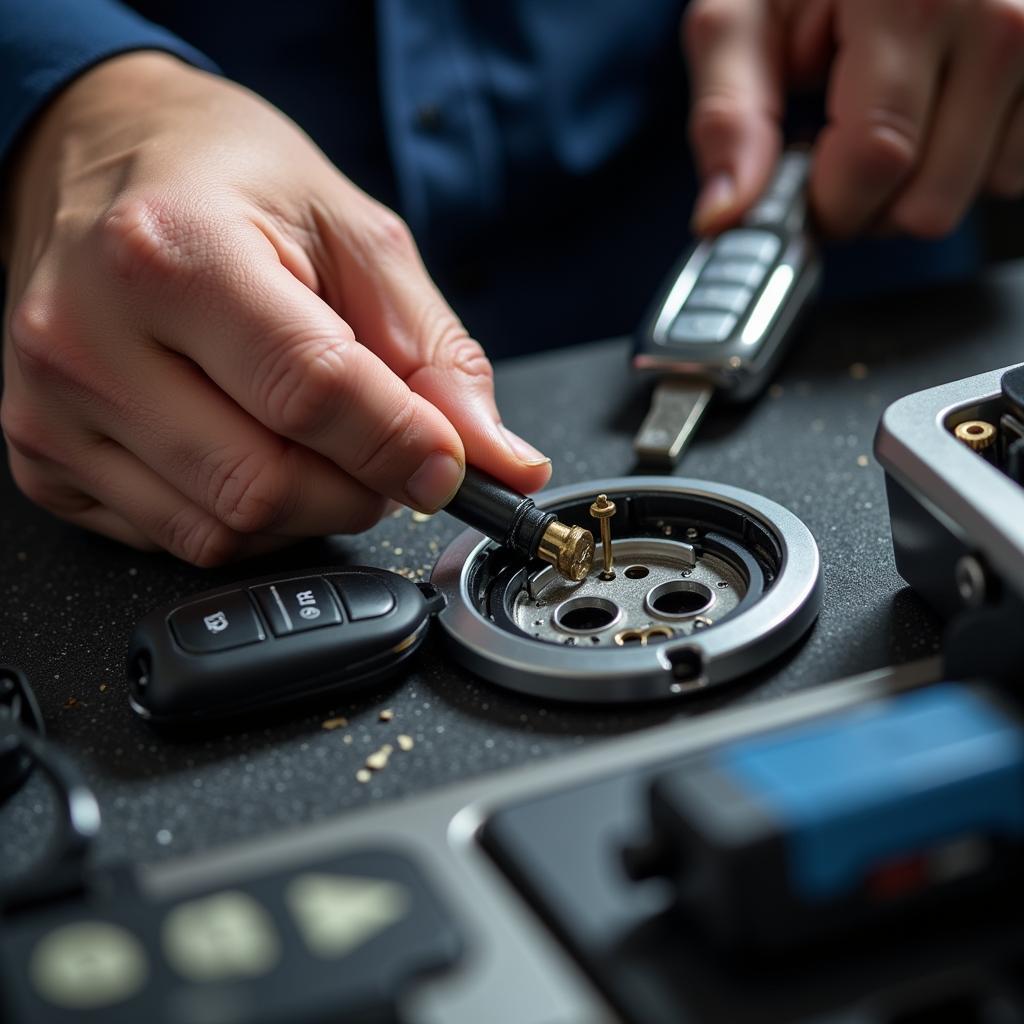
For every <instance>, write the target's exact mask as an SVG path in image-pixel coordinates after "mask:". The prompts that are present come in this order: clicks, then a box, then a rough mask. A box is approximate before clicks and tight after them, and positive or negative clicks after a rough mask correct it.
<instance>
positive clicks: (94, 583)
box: [0, 264, 1024, 875]
mask: <svg viewBox="0 0 1024 1024" xmlns="http://www.w3.org/2000/svg"><path fill="white" fill-rule="evenodd" d="M626 354H627V345H626V344H625V343H623V342H620V341H613V342H606V343H600V344H595V345H592V346H588V347H582V348H579V349H576V350H562V351H559V352H554V353H550V354H548V355H544V356H539V357H533V358H528V359H523V360H519V361H513V362H509V363H506V364H504V365H502V366H501V367H500V368H499V371H498V391H499V400H500V404H501V407H502V410H503V412H504V415H505V418H506V421H507V422H508V423H509V425H510V426H511V427H512V428H514V429H515V430H517V431H518V432H520V433H522V434H523V435H524V436H526V437H527V438H529V439H530V440H532V441H534V442H535V443H537V444H538V445H539V446H540V447H542V448H543V449H544V450H545V451H546V452H548V453H549V454H550V455H551V456H552V458H553V459H554V464H555V475H554V482H555V483H571V482H574V481H578V480H585V479H591V478H600V477H607V476H617V475H621V474H624V473H627V472H629V471H630V469H631V463H632V459H631V450H630V439H631V435H632V432H633V430H634V429H635V427H636V426H637V424H638V422H639V420H640V418H641V415H642V413H643V406H644V402H645V399H646V388H647V387H648V386H649V385H645V384H640V383H638V382H636V381H634V380H633V379H632V378H631V376H630V374H629V373H628V372H627V369H626V367H627V361H626ZM1022 358H1024V264H1017V265H1010V266H1007V267H1003V268H1001V269H1000V270H998V271H995V272H993V273H991V274H990V275H989V276H988V277H987V278H986V279H985V280H984V281H982V282H980V283H978V284H975V285H970V286H965V287H959V288H947V289H942V290H935V291H930V292H924V293H917V294H906V295H899V296H894V297H891V298H887V299H882V300H875V301H873V302H871V303H860V304H851V305H844V306H834V307H829V308H823V309H821V310H820V311H819V312H818V313H817V314H816V315H815V316H814V317H813V318H812V319H811V321H810V322H809V323H808V324H807V325H806V329H805V331H804V332H803V334H802V337H801V341H800V344H799V347H798V348H797V350H796V351H795V352H794V353H793V355H792V356H791V357H790V358H789V360H788V361H787V363H786V365H785V366H784V368H783V371H782V373H781V374H780V376H779V378H778V383H777V384H776V385H775V386H774V387H773V388H772V389H771V391H770V392H769V393H768V394H766V395H765V396H764V397H763V398H762V399H761V400H760V401H759V402H758V403H756V404H755V405H753V406H752V407H749V408H747V409H745V410H743V411H739V412H737V411H733V410H729V409H725V408H722V407H718V408H714V409H713V410H712V412H711V413H710V414H709V417H708V419H707V420H706V422H705V424H704V426H703V427H702V429H701V431H700V434H699V438H698V440H697V441H696V443H695V444H694V446H693V447H692V448H691V450H690V452H689V453H688V455H687V456H686V458H685V460H684V463H683V465H682V466H681V467H680V470H679V472H680V474H683V475H687V476H693V477H700V478H705V479H708V480H717V481H722V482H725V483H730V484H735V485H738V486H741V487H746V488H750V489H752V490H755V491H759V492H761V493H763V494H765V495H767V496H768V497H770V498H773V499H774V500H776V501H778V502H781V503H782V504H784V505H787V506H788V507H789V508H790V509H792V510H793V511H794V512H796V513H797V515H799V516H800V517H801V518H802V519H803V520H804V521H805V522H806V523H807V525H808V526H809V527H810V529H811V531H812V532H813V533H814V535H815V537H816V538H817V540H818V544H819V545H820V548H821V553H822V558H823V562H824V573H825V605H824V610H823V612H822V614H821V618H820V620H819V622H818V624H817V626H816V627H815V628H814V630H813V631H812V633H811V634H810V636H809V638H808V639H807V641H806V642H805V643H804V644H803V645H802V646H801V647H799V648H798V649H797V650H796V652H795V653H794V654H793V655H792V656H791V657H788V658H786V659H783V660H781V661H780V662H779V663H777V664H775V665H773V666H771V667H770V668H769V669H767V670H765V671H764V672H763V673H761V675H760V677H759V678H758V679H755V680H747V681H745V682H743V683H740V684H737V685H735V686H731V687H729V688H728V689H726V690H724V691H719V692H718V693H717V694H710V693H709V694H707V695H706V696H704V697H703V698H702V700H701V703H700V704H693V703H689V704H687V703H680V704H678V705H674V706H673V707H671V708H669V707H664V706H662V707H657V708H651V707H647V708H622V709H619V710H611V709H608V708H601V709H587V708H582V707H578V706H577V707H559V706H555V705H550V704H543V703H539V702H535V701H530V700H526V699H522V698H519V697H516V696H514V695H512V694H508V693H505V692H502V691H500V690H497V689H495V688H493V687H492V686H489V685H487V684H486V683H482V682H479V681H477V680H475V679H474V678H472V677H471V676H469V675H468V674H467V673H466V672H464V671H462V670H460V669H458V668H456V667H455V666H453V665H452V664H451V662H450V661H449V660H448V659H447V658H446V657H445V653H444V650H443V647H442V645H441V644H440V643H439V642H436V641H434V642H430V643H428V645H427V647H426V648H425V650H424V652H423V654H422V656H421V658H420V661H419V666H418V669H417V670H416V671H415V673H413V674H411V675H410V676H409V677H408V678H406V679H405V680H404V681H403V682H402V683H400V684H398V685H394V686H391V687H389V688H387V689H383V690H377V691H373V692H364V693H361V694H358V695H355V696H353V698H352V699H351V700H342V701H340V702H337V703H336V704H335V706H334V707H325V708H324V709H323V710H322V712H319V713H316V714H305V715H303V716H301V717H297V718H291V719H286V720H283V721H279V722H277V723H276V724H273V725H270V726H268V727H266V728H260V729H258V730H255V731H250V732H247V733H234V734H230V735H226V736H221V737H217V738H212V739H210V738H207V739H201V740H193V741H190V742H183V741H175V742H172V741H170V740H168V739H166V738H163V737H162V736H160V735H158V734H156V733H154V732H153V731H151V730H150V729H149V728H148V727H147V726H146V725H145V724H144V723H142V722H141V721H139V720H138V719H136V718H135V717H134V715H133V714H132V713H131V711H130V710H129V708H128V703H127V700H126V686H125V680H124V675H123V668H122V658H123V654H124V650H125V644H126V641H127V637H128V634H129V632H130V630H131V628H132V625H133V623H134V622H135V621H136V619H137V618H138V617H139V616H141V615H142V614H143V613H144V612H146V611H148V610H149V609H150V608H152V607H154V606H155V605H157V604H161V603H163V602H165V601H168V600H171V599H174V598H177V597H181V596H184V595H186V594H189V593H193V592H195V591H198V590H201V589H204V588H206V587H209V586H212V585H214V584H218V583H222V582H226V581H230V580H233V579H238V578H243V577H245V576H250V575H258V574H260V573H264V572H268V571H273V570H275V569H277V568H282V569H288V570H300V569H302V568H305V567H308V566H314V565H319V564H323V563H325V562H331V561H350V562H366V563H369V564H373V565H379V566H383V567H386V568H399V569H402V570H403V571H405V572H407V573H410V572H411V573H412V574H414V575H415V574H416V573H418V572H420V571H422V572H423V573H429V570H430V567H431V565H432V563H433V561H434V559H435V557H436V555H437V553H438V550H439V548H440V547H443V546H444V544H445V543H447V542H448V541H449V540H450V539H451V538H452V537H453V536H454V535H455V533H456V532H457V530H458V526H457V524H455V523H454V522H453V521H452V520H450V519H449V518H448V517H447V516H437V517H435V518H433V519H430V520H427V521H423V522H419V521H415V520H414V519H413V517H412V516H410V514H409V513H408V512H406V511H403V512H401V513H400V514H398V515H396V516H394V517H392V518H390V519H388V520H387V521H386V522H384V523H382V524H381V525H380V526H379V527H377V528H376V529H375V530H373V531H372V532H370V533H368V534H366V535H365V536H362V537H359V538H351V539H348V538H332V539H330V540H328V541H323V542H315V543H309V544H307V545H304V546H302V547H299V548H294V549H292V550H291V551H289V552H286V553H285V554H283V555H278V556H275V558H274V559H272V560H261V561H260V562H259V563H255V564H254V563H250V564H248V565H244V566H235V567H232V568H228V569H224V570H219V571H216V572H206V573H204V572H201V571H199V570H194V569H191V568H189V567H187V566H185V565H182V564H180V563H177V562H175V561H173V560H171V559H170V558H167V557H164V556H158V555H142V554H139V553H137V552H135V551H131V550H129V549H127V548H122V547H119V546H117V545H115V544H112V543H107V542H105V541H103V540H100V539H97V538H95V537H92V536H89V535H87V534H85V533H82V532H79V531H77V530H75V529H73V528H70V527H67V526H64V525H62V524H60V523H58V522H56V521H55V520H52V519H50V518H49V517H48V516H46V515H44V514H42V513H39V512H37V511H36V510H34V509H33V508H32V507H31V506H30V505H29V504H28V503H27V502H26V501H25V500H23V499H22V498H21V497H20V496H19V495H18V494H17V493H16V492H15V490H14V488H13V486H12V484H11V482H10V480H9V478H7V476H6V475H4V476H3V477H2V478H0V597H2V604H0V660H2V661H7V662H12V663H15V664H17V665H19V666H21V667H22V668H23V669H24V670H25V671H26V672H27V673H28V674H29V677H30V678H31V680H32V682H33V683H34V684H35V686H36V688H37V691H38V694H39V698H40V701H41V703H42V707H43V712H44V714H45V717H46V720H47V723H48V725H49V729H50V734H51V736H52V737H53V738H54V739H55V740H56V741H57V742H59V743H60V744H62V745H63V747H64V748H65V749H66V750H67V751H68V752H69V753H70V754H71V755H72V756H73V757H74V758H75V760H76V761H77V762H78V763H79V764H80V765H81V767H82V768H83V769H84V771H85V773H86V775H87V777H88V779H89V780H90V782H91V783H92V785H93V786H94V787H95V789H96V792H97V795H98V797H99V800H100V805H101V808H102V812H103V816H104V821H103V832H102V840H101V843H100V845H99V850H98V855H99V857H100V859H101V860H103V861H110V860H114V859H117V858H122V857H128V858H132V859H141V860H153V859H156V858H165V857H172V856H175V855H177V854H182V853H185V852H190V851H194V850H198V849H201V848H207V847H213V846H217V845H220V844H223V843H226V842H228V841H231V840H238V839H242V838H246V837H251V836H258V835H263V834H266V833H268V832H271V831H274V830H278V829H284V828H294V827H295V826H299V825H302V824H304V823H307V822H312V821H316V820H320V819H323V818H324V817H326V816H328V815H334V814H337V813H340V812H343V811H345V810H346V809H348V808H352V807H358V806H361V805H365V804H366V803H368V802H370V801H378V800H387V799H395V798H399V797H404V798H412V799H415V796H416V794H417V792H420V791H422V790H425V789H427V788H430V787H434V786H438V785H441V784H442V783H445V782H449V781H452V780H456V779H464V778H468V777H471V776H477V775H480V774H482V773H484V772H489V771H494V770H499V769H502V768H506V767H508V766H510V765H517V764H521V763H523V762H525V761H529V760H532V759H535V758H545V757H557V756H559V755H561V754H564V753H566V752H568V751H570V750H572V749H574V748H576V747H578V746H580V745H582V744H584V743H587V742H590V741H591V740H594V739H599V738H600V737H602V736H608V735H612V734H616V733H621V732H626V731H630V730H635V729H639V728H642V727H644V726H646V725H649V724H652V723H654V722H658V721H661V720H663V719H664V718H666V717H668V716H671V715H687V714H694V713H697V712H699V711H700V710H702V709H704V708H707V707H708V706H712V705H718V704H721V703H724V702H728V701H736V702H744V701H752V700H760V699H764V698H768V697H772V696H776V695H778V694H781V693H784V692H787V691H790V690H794V689H796V688H799V687H805V686H812V685H814V684H816V683H820V682H824V681H826V680H829V679H833V678H836V677H838V676H841V675H846V674H850V673H855V672H859V671H863V670H867V669H871V668H875V667H878V666H882V665H885V664H890V663H895V662H902V661H906V660H909V659H913V658H916V657H919V656H923V655H926V654H929V653H931V652H932V651H933V650H934V649H935V647H936V645H937V642H938V627H937V624H936V622H935V620H934V619H933V618H932V616H931V615H930V614H929V613H928V612H927V610H926V609H925V608H924V607H923V606H922V605H921V604H920V602H919V601H918V600H917V599H916V598H915V597H914V595H913V594H912V593H911V592H910V591H909V590H907V589H906V587H905V585H904V584H903V582H902V581H901V580H900V578H899V577H898V576H897V575H896V572H895V569H894V567H893V560H892V552H891V548H890V542H889V530H888V518H887V513H886V506H885V495H884V490H883V479H882V472H881V470H880V469H879V467H878V466H877V464H876V463H875V461H874V459H873V457H872V455H871V443H872V437H873V434H874V430H875V426H876V424H877V422H878V418H879V415H880V413H881V412H882V410H883V408H884V407H885V406H886V405H887V404H888V403H889V402H891V401H892V400H894V399H896V398H898V397H899V396H901V395H903V394H906V393H908V392H911V391H915V390H918V389H920V388H923V387H926V386H929V385H932V384H937V383H940V382H943V381H947V380H952V379H955V378H958V377H963V376H967V375H969V374H974V373H978V372H981V371H983V370H987V369H992V368H994V367H997V366H1002V365H1005V364H1007V363H1011V362H1015V361H1019V360H1020V359H1022ZM385 708H389V709H391V710H392V711H393V713H394V717H393V719H392V720H391V721H390V722H382V721H381V720H380V718H379V712H380V711H381V710H382V709H385ZM332 714H333V715H343V716H345V717H346V718H347V719H348V722H349V724H348V725H347V726H346V727H341V728H335V729H325V728H323V726H322V723H323V722H324V721H325V720H326V719H328V718H329V717H330V716H331V715H332ZM400 733H402V734H406V735H408V736H410V737H411V738H412V739H413V741H414V746H413V748H412V749H411V750H408V751H397V750H396V753H395V754H394V755H392V757H391V760H390V762H389V763H388V765H387V766H386V768H385V769H384V770H383V771H380V772H377V773H375V774H374V775H373V777H372V779H371V781H369V782H367V783H361V782H359V781H357V779H356V771H357V769H359V768H360V767H361V766H362V764H363V762H364V760H365V758H366V756H367V755H368V754H369V753H370V752H372V751H374V750H376V749H377V748H378V747H379V746H380V745H381V744H382V743H385V742H389V741H390V742H392V743H394V739H395V737H396V736H397V735H398V734H400ZM51 809H52V805H51V803H50V800H49V797H48V795H47V790H46V788H45V786H43V785H42V783H41V782H39V781H38V780H33V781H32V782H31V783H30V784H29V786H27V787H26V789H25V790H23V791H22V793H21V794H20V795H19V796H17V797H16V798H15V799H14V800H13V801H11V803H10V804H9V805H8V807H7V808H5V809H4V810H3V811H2V812H0V875H8V874H9V873H10V872H12V871H14V870H15V869H16V868H18V867H19V866H20V865H23V864H24V863H25V862H26V860H27V859H28V858H29V857H30V856H31V855H32V854H33V853H34V851H37V850H38V849H39V846H40V843H41V842H42V840H43V837H44V835H45V832H46V829H47V827H48V823H49V821H50V811H51Z"/></svg>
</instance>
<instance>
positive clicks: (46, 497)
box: [11, 459, 53, 509]
mask: <svg viewBox="0 0 1024 1024" xmlns="http://www.w3.org/2000/svg"><path fill="white" fill-rule="evenodd" d="M11 479H13V480H14V483H15V486H16V487H17V488H18V490H19V491H21V493H22V494H23V495H24V496H25V497H26V498H28V500H29V501H31V502H32V503H33V504H34V505H39V506H40V507H42V508H45V509H50V508H51V499H52V496H53V487H52V485H51V484H50V483H49V482H48V481H47V479H46V477H45V476H44V475H43V474H42V473H40V471H39V470H38V469H37V468H36V467H35V466H33V465H32V464H31V463H29V462H23V461H21V460H19V459H12V460H11Z"/></svg>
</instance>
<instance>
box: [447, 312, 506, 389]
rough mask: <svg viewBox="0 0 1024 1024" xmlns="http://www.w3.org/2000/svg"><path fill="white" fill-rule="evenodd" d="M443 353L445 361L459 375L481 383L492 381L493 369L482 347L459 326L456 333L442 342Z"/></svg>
mask: <svg viewBox="0 0 1024 1024" xmlns="http://www.w3.org/2000/svg"><path fill="white" fill-rule="evenodd" d="M444 353H445V361H446V362H447V363H448V365H449V366H451V367H452V368H453V369H455V370H457V371H458V372H459V373H462V374H464V375H465V376H467V377H470V378H472V379H473V380H474V381H481V382H483V383H490V382H491V381H493V380H494V368H493V367H492V366H491V361H490V360H489V359H488V358H487V354H486V353H485V352H484V350H483V347H482V346H481V345H480V343H479V342H477V341H474V340H473V338H471V337H470V336H469V335H468V334H466V332H465V330H463V329H462V328H461V326H460V327H459V329H458V332H457V333H454V334H452V335H450V336H449V338H448V340H446V341H445V342H444Z"/></svg>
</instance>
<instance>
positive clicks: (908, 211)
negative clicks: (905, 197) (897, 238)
mask: <svg viewBox="0 0 1024 1024" xmlns="http://www.w3.org/2000/svg"><path fill="white" fill-rule="evenodd" d="M960 216H961V214H960V211H959V210H958V209H956V208H954V207H953V206H952V205H951V204H950V203H947V202H943V201H942V200H940V199H937V198H935V197H932V196H920V197H914V198H913V199H912V200H910V201H907V202H903V203H901V204H900V205H899V206H898V207H897V208H896V209H895V210H894V211H893V214H892V218H891V219H892V223H893V225H894V226H895V227H896V228H897V230H899V231H902V232H905V233H906V234H909V235H913V236H915V237H917V238H942V237H944V236H945V235H948V234H949V233H950V232H951V231H952V230H953V229H954V228H955V227H956V226H957V223H958V222H959V220H960Z"/></svg>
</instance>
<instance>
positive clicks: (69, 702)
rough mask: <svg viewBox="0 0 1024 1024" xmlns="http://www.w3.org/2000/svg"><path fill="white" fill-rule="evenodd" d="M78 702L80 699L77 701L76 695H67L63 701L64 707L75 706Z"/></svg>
mask: <svg viewBox="0 0 1024 1024" xmlns="http://www.w3.org/2000/svg"><path fill="white" fill-rule="evenodd" d="M79 703H80V701H79V699H78V698H77V697H68V699H67V700H66V701H64V707H66V708H77V707H78V705H79Z"/></svg>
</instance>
